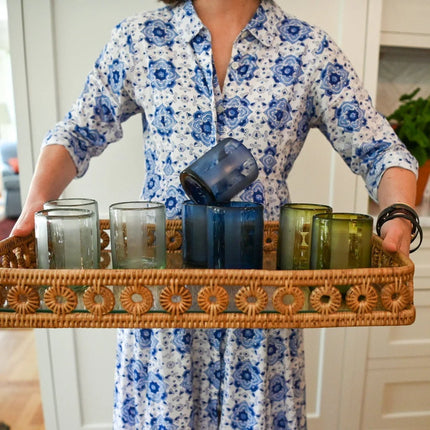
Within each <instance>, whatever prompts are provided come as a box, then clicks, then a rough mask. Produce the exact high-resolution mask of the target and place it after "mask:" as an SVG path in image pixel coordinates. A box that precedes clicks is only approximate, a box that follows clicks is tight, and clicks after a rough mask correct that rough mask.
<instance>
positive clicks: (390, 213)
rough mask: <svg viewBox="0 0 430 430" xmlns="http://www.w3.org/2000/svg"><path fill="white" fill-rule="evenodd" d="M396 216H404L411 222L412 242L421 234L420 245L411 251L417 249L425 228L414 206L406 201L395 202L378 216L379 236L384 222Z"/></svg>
mask: <svg viewBox="0 0 430 430" xmlns="http://www.w3.org/2000/svg"><path fill="white" fill-rule="evenodd" d="M394 218H404V219H407V220H408V221H410V222H411V224H412V232H411V243H412V242H414V240H415V239H416V238H417V237H418V236H419V243H418V245H417V246H416V247H415V248H413V249H411V250H410V251H409V252H414V251H416V250H417V249H418V248H419V247H420V246H421V243H422V241H423V230H422V228H421V225H420V218H419V216H418V214H417V213H416V212H415V210H414V209H413V208H411V207H410V206H408V205H406V204H404V203H395V204H393V205H391V206H388V207H387V208H385V209H384V210H383V211H382V212H381V213H380V214H379V216H378V220H377V221H376V233H377V234H378V236H380V235H381V227H382V225H383V224H384V223H386V222H387V221H389V220H392V219H394Z"/></svg>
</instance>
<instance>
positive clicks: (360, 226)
mask: <svg viewBox="0 0 430 430" xmlns="http://www.w3.org/2000/svg"><path fill="white" fill-rule="evenodd" d="M372 231H373V218H372V217H371V216H370V215H363V214H355V213H335V212H334V213H331V214H330V213H329V214H318V215H315V216H314V218H313V225H312V242H311V269H349V268H352V269H353V268H359V267H370V264H371V249H372Z"/></svg>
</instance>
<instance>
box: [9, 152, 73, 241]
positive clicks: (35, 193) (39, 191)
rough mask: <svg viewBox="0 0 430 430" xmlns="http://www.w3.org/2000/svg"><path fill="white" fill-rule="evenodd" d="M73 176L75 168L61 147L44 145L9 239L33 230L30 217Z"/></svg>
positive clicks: (58, 193)
mask: <svg viewBox="0 0 430 430" xmlns="http://www.w3.org/2000/svg"><path fill="white" fill-rule="evenodd" d="M75 176H76V167H75V164H74V162H73V160H72V158H71V157H70V155H69V153H68V151H67V150H66V149H65V148H64V147H63V146H61V145H49V146H45V147H44V148H43V149H42V151H41V153H40V156H39V160H38V162H37V166H36V170H35V172H34V176H33V179H32V181H31V185H30V190H29V192H28V196H27V199H26V201H25V203H24V207H23V209H22V212H21V215H20V217H19V218H18V221H17V222H16V223H15V226H14V228H13V229H12V232H11V236H27V235H28V234H30V233H31V232H32V230H33V229H34V214H35V212H37V211H39V210H41V209H43V205H44V203H45V202H47V201H48V200H53V199H57V198H58V197H59V196H60V194H61V193H62V192H63V191H64V189H65V188H66V186H67V185H68V184H69V183H70V181H71V180H72V179H73V178H74V177H75Z"/></svg>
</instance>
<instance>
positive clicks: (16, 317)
mask: <svg viewBox="0 0 430 430" xmlns="http://www.w3.org/2000/svg"><path fill="white" fill-rule="evenodd" d="M100 229H101V237H102V258H101V265H102V267H103V268H102V269H97V270H64V269H63V270H45V269H36V268H35V251H34V248H35V247H34V245H35V244H34V235H30V236H28V237H25V238H17V237H11V238H8V239H6V240H3V241H1V242H0V258H1V266H2V268H0V327H45V328H62V327H94V328H103V327H105V328H112V327H125V328H132V327H141V328H156V327H159V328H162V327H165V328H167V327H181V328H182V327H185V328H215V327H224V328H228V327H231V328H238V327H239V328H279V327H340V326H343V327H347V326H348V327H349V326H386V325H408V324H412V323H413V322H414V320H415V307H414V305H413V275H414V265H413V263H412V261H411V260H410V259H408V258H406V257H404V256H403V255H400V254H395V255H388V254H386V253H384V251H383V250H382V247H381V240H380V239H379V238H378V237H377V236H374V237H373V246H372V268H366V269H350V270H318V271H317V270H291V271H290V270H274V269H275V264H276V263H275V262H276V243H277V234H278V223H277V222H266V223H265V238H264V268H263V270H212V269H183V268H181V267H182V257H181V244H182V235H181V222H180V221H178V220H174V221H168V222H167V238H166V241H167V248H168V265H167V268H166V269H157V270H154V269H145V270H131V269H128V270H122V269H121V270H120V269H110V268H109V267H110V251H109V222H108V221H107V220H102V221H101V222H100Z"/></svg>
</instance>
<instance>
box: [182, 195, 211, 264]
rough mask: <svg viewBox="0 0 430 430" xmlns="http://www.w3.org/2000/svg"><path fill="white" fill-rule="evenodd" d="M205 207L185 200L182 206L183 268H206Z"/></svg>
mask: <svg viewBox="0 0 430 430" xmlns="http://www.w3.org/2000/svg"><path fill="white" fill-rule="evenodd" d="M206 208H207V206H204V205H198V204H196V203H194V202H193V201H191V200H187V201H185V202H184V203H183V206H182V239H183V240H182V259H183V263H184V266H185V267H190V268H191V267H200V268H205V267H207V222H206Z"/></svg>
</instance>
